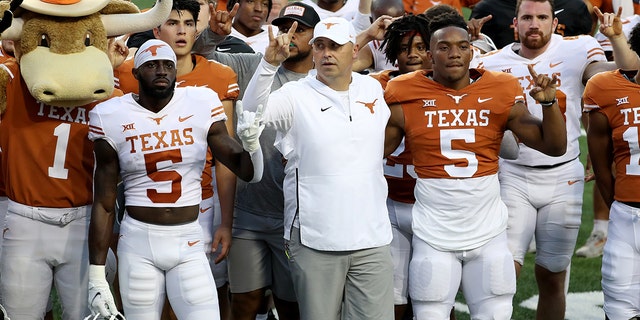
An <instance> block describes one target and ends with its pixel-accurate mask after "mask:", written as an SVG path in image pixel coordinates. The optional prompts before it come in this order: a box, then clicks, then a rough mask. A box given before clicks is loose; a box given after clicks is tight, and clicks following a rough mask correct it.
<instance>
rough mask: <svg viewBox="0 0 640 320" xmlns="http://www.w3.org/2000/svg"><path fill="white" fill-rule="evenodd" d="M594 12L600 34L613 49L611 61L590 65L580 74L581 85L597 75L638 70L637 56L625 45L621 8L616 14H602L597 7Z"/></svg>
mask: <svg viewBox="0 0 640 320" xmlns="http://www.w3.org/2000/svg"><path fill="white" fill-rule="evenodd" d="M594 12H595V13H596V16H597V17H598V20H599V21H600V33H602V34H603V35H605V36H606V37H607V38H609V41H610V42H611V47H612V49H613V60H614V62H610V61H606V62H605V61H596V62H593V63H590V64H589V65H588V66H587V67H586V68H585V71H584V72H583V74H582V83H587V80H589V79H591V77H592V76H594V75H595V74H597V73H600V72H603V71H609V70H615V69H616V68H620V69H622V70H638V69H640V59H639V58H638V55H637V54H636V53H635V52H634V51H633V50H631V48H630V47H629V44H628V43H627V38H626V37H625V36H624V33H623V32H622V20H621V19H620V15H621V14H622V7H620V8H618V13H616V14H613V13H602V12H601V11H600V9H598V7H594Z"/></svg>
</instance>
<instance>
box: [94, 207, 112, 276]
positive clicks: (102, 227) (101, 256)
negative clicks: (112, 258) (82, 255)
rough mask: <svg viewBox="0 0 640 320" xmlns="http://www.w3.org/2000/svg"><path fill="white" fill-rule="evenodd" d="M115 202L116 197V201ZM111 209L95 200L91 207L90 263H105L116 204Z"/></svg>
mask: <svg viewBox="0 0 640 320" xmlns="http://www.w3.org/2000/svg"><path fill="white" fill-rule="evenodd" d="M113 203H115V199H114V202H113ZM111 207H112V208H111V210H110V211H108V210H109V209H107V208H105V207H104V206H103V205H102V204H101V203H100V202H94V204H93V206H92V207H91V222H90V224H89V263H90V264H95V265H104V264H105V263H106V260H107V252H108V250H109V244H110V243H111V237H112V235H113V221H114V219H115V210H114V209H115V206H111Z"/></svg>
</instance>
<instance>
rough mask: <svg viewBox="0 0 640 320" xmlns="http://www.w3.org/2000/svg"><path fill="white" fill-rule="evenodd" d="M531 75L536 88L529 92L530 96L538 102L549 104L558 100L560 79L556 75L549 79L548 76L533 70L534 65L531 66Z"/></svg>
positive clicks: (529, 66)
mask: <svg viewBox="0 0 640 320" xmlns="http://www.w3.org/2000/svg"><path fill="white" fill-rule="evenodd" d="M527 67H528V68H529V74H530V75H531V78H532V79H533V83H534V87H533V88H532V89H531V91H529V95H530V96H531V97H532V98H534V99H535V100H536V101H538V102H549V101H553V100H554V99H555V98H556V87H557V82H558V77H557V76H556V75H555V74H554V75H553V78H549V76H547V75H546V74H538V73H537V72H536V71H535V70H533V65H532V64H529V65H528V66H527Z"/></svg>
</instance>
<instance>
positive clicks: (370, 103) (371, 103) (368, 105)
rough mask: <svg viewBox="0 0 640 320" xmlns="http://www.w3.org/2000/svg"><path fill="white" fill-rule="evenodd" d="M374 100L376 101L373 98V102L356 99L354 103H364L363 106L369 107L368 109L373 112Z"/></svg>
mask: <svg viewBox="0 0 640 320" xmlns="http://www.w3.org/2000/svg"><path fill="white" fill-rule="evenodd" d="M376 101H378V99H375V100H373V102H362V101H356V103H360V104H362V105H364V106H365V107H367V108H369V111H371V113H373V107H374V106H375V105H376Z"/></svg>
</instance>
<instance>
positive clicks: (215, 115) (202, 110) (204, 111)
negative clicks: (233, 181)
mask: <svg viewBox="0 0 640 320" xmlns="http://www.w3.org/2000/svg"><path fill="white" fill-rule="evenodd" d="M89 118H90V120H89V139H91V140H92V141H95V140H97V139H104V140H106V141H107V142H108V143H109V144H110V145H111V146H112V147H113V148H114V149H115V150H116V152H117V153H118V159H119V161H120V174H121V176H122V180H123V182H124V186H125V201H126V203H127V205H131V206H146V207H167V206H169V207H184V206H191V205H198V204H200V201H201V191H202V188H201V186H200V180H201V177H202V170H203V168H204V164H205V159H206V153H207V148H208V147H209V146H208V143H207V135H208V132H209V128H210V127H211V125H212V124H213V123H214V122H216V121H221V120H226V116H225V113H224V109H223V108H222V103H221V102H220V99H218V94H216V93H215V92H214V91H213V90H211V89H208V88H203V87H185V88H176V89H175V93H174V95H173V97H172V98H171V101H170V102H169V103H168V104H167V105H166V106H165V107H164V108H163V109H162V110H160V111H159V112H157V113H155V112H152V111H150V110H147V109H145V108H143V107H142V106H140V105H139V104H138V103H137V102H136V101H135V100H134V99H133V96H132V95H131V94H127V95H125V96H122V97H117V98H113V99H110V100H107V101H105V102H103V103H101V104H99V105H97V106H96V107H95V108H94V109H93V110H91V111H90V113H89Z"/></svg>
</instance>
